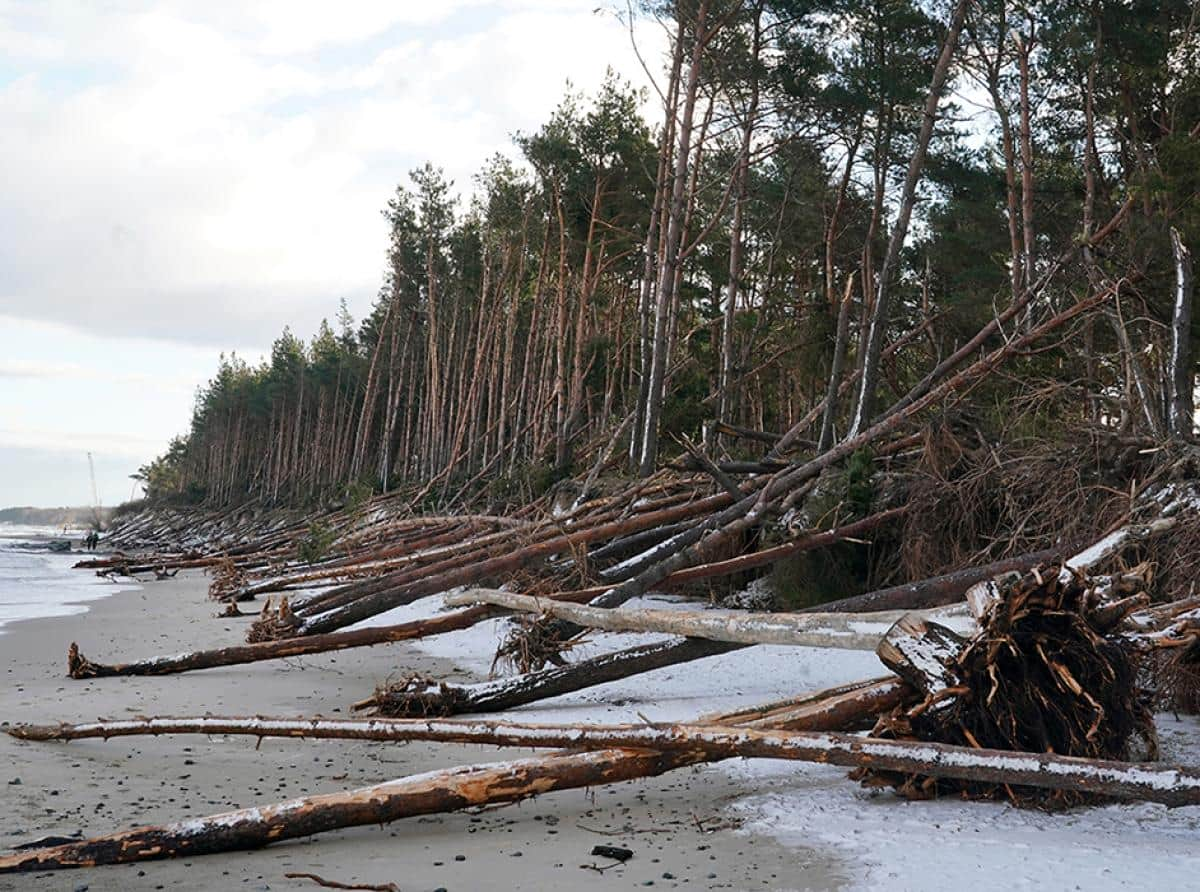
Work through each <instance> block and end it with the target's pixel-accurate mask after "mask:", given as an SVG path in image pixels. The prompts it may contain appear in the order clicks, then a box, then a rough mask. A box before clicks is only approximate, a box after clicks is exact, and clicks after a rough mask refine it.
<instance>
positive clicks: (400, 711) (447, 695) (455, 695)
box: [353, 675, 464, 718]
mask: <svg viewBox="0 0 1200 892" xmlns="http://www.w3.org/2000/svg"><path fill="white" fill-rule="evenodd" d="M463 706H464V698H463V694H462V690H461V689H460V688H457V687H454V686H453V685H448V684H446V683H445V682H441V681H438V680H437V679H434V678H427V677H425V676H423V675H413V676H412V677H410V678H408V679H407V680H405V681H402V682H399V683H388V684H382V685H380V686H379V687H377V688H376V689H375V693H374V694H372V695H371V696H370V697H368V698H367V699H366V700H360V701H359V702H358V703H355V704H354V707H353V708H354V709H355V710H360V711H361V710H370V712H371V713H372V714H373V715H381V716H388V717H391V718H429V717H438V718H441V717H445V716H451V715H456V714H458V713H459V712H462V708H463Z"/></svg>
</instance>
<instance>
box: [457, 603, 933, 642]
mask: <svg viewBox="0 0 1200 892" xmlns="http://www.w3.org/2000/svg"><path fill="white" fill-rule="evenodd" d="M469 604H488V605H491V606H495V607H505V608H507V609H509V610H517V611H522V612H525V613H540V614H544V615H548V616H552V617H555V618H556V619H562V620H567V621H568V622H572V623H575V624H577V625H580V626H585V627H587V628H590V629H604V630H606V631H609V632H661V633H663V634H667V635H681V636H683V637H685V638H706V639H708V640H710V641H733V642H738V643H741V644H785V645H801V646H805V647H842V648H849V649H852V650H874V649H875V647H876V646H877V645H878V644H879V642H880V640H881V639H882V638H883V636H884V634H885V633H886V632H887V630H888V627H890V626H891V625H892V624H893V623H896V622H897V621H898V620H900V618H901V617H903V616H905V615H906V613H907V612H906V611H903V610H885V611H879V612H875V613H747V612H731V613H717V612H715V611H710V610H659V609H653V608H633V609H631V608H618V609H611V610H610V609H607V608H604V607H590V606H587V605H581V604H564V603H562V602H560V601H552V600H548V599H545V598H535V597H532V596H530V595H520V594H516V593H514V592H505V591H496V590H494V589H468V590H466V591H464V592H458V593H454V594H452V595H448V596H447V597H446V605H447V606H450V607H461V606H464V605H469ZM931 615H932V614H931ZM938 615H940V614H938Z"/></svg>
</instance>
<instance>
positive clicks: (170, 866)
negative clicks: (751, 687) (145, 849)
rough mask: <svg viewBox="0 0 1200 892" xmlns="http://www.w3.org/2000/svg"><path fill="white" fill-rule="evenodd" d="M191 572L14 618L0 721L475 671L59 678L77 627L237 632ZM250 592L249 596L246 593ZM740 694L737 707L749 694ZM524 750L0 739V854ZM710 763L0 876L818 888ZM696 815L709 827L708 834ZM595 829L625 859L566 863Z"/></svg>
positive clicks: (813, 867)
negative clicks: (737, 807) (732, 821)
mask: <svg viewBox="0 0 1200 892" xmlns="http://www.w3.org/2000/svg"><path fill="white" fill-rule="evenodd" d="M207 583H208V580H207V577H205V576H203V575H201V574H199V573H192V574H190V575H189V574H183V573H181V574H180V575H179V576H178V577H177V578H175V579H173V580H170V581H167V582H148V583H146V584H145V586H144V587H143V588H142V589H140V590H137V591H125V592H119V593H117V594H114V595H113V596H111V597H109V598H105V599H103V600H101V601H96V602H92V603H91V604H89V605H88V606H89V609H88V612H87V613H84V614H79V615H76V616H69V617H57V618H52V619H41V620H31V621H27V622H21V623H14V624H12V625H8V626H5V627H4V629H3V631H2V632H0V677H2V678H3V680H4V685H3V688H2V689H0V720H3V721H7V722H14V723H15V722H50V721H59V720H64V721H85V720H91V719H95V718H97V717H105V718H113V719H116V718H127V717H129V716H136V715H164V714H174V715H198V714H204V713H211V714H225V715H233V714H241V715H252V714H259V715H284V716H299V715H305V716H312V715H324V716H339V715H340V716H345V715H348V714H349V704H350V703H352V702H353V701H355V700H357V699H360V698H361V697H363V696H365V695H366V694H367V693H369V692H370V690H371V689H372V688H373V687H374V686H375V685H376V684H377V683H379V682H381V681H383V680H385V679H387V678H388V677H391V676H401V677H403V676H405V675H407V674H411V673H413V672H420V673H422V674H426V675H434V676H438V677H444V678H452V679H456V680H461V681H469V680H473V679H472V678H471V677H470V676H469V675H468V674H467V673H465V672H464V671H462V670H461V669H458V668H457V667H455V666H454V665H453V663H451V662H447V661H443V660H438V659H435V658H433V657H430V656H428V655H426V654H423V653H421V652H420V651H418V650H417V649H415V648H414V647H412V646H411V645H406V644H403V643H401V644H392V645H384V646H381V647H374V648H360V649H357V650H351V651H343V652H341V653H337V654H332V655H318V656H311V657H303V658H296V659H289V660H284V661H273V662H268V663H259V664H255V665H249V666H235V667H229V668H224V669H212V670H207V671H204V672H196V673H189V674H186V675H177V676H167V677H164V678H110V679H96V680H92V681H73V680H71V679H70V678H68V677H67V676H66V669H65V667H66V652H67V646H68V644H70V642H71V641H78V642H79V645H80V649H81V651H82V652H83V654H84V655H86V656H87V657H90V658H91V659H93V660H95V661H97V662H121V661H124V660H128V659H133V658H140V657H145V656H151V655H156V654H161V653H174V652H177V651H183V650H193V649H198V648H204V647H214V646H223V645H227V644H233V643H237V642H239V641H241V640H242V636H243V633H244V630H245V628H246V626H247V624H248V623H249V622H250V619H248V618H247V619H216V618H214V613H215V612H216V611H215V606H214V605H213V603H212V602H210V601H208V600H207V598H206V597H205V592H206V590H207ZM252 607H253V605H250V606H249V607H248V608H247V609H252ZM748 705H749V704H748ZM528 755H531V753H530V752H529V751H526V750H519V751H518V750H500V749H497V748H495V747H479V746H465V745H449V744H425V743H412V744H407V745H395V744H381V743H370V742H356V741H303V740H299V741H295V740H270V739H268V740H264V741H263V742H262V745H261V747H259V748H257V749H256V747H255V741H254V740H253V739H250V738H221V737H214V738H207V737H199V736H186V737H182V736H180V737H163V738H149V737H145V738H141V737H139V738H124V739H117V740H112V741H107V742H105V741H96V740H89V741H78V742H74V743H69V744H59V743H28V742H22V741H17V740H14V739H12V738H10V737H8V736H7V735H0V850H3V851H4V852H5V853H7V852H9V851H11V850H12V848H13V847H14V846H16V845H20V844H21V843H25V842H29V841H31V840H34V839H37V838H39V837H42V836H46V835H55V836H72V835H75V834H80V833H82V835H84V836H91V835H97V834H102V833H107V832H112V831H115V830H119V829H126V828H130V827H134V826H138V825H145V824H159V823H165V822H169V821H173V820H179V819H184V818H194V817H200V816H203V815H208V814H215V813H219V812H223V811H228V810H230V809H234V808H239V807H246V806H252V805H261V804H266V803H271V802H277V801H280V800H283V799H289V798H292V797H295V796H300V795H306V794H310V793H325V792H335V791H338V790H345V789H349V788H352V787H359V786H366V785H370V784H375V783H379V782H381V781H385V780H390V779H393V778H397V777H401V776H404V775H408V774H414V773H417V772H423V771H429V770H434V769H438V768H445V767H450V766H454V765H462V764H472V763H478V762H491V761H498V760H502V759H508V758H518V757H525V756H528ZM756 783H757V782H756V781H753V780H751V781H744V782H742V783H741V784H740V785H736V784H735V783H734V782H733V781H732V780H730V778H729V777H728V776H727V775H726V774H725V773H724V772H723V771H721V770H720V769H719V768H714V767H702V768H698V769H685V770H683V771H678V772H675V773H672V774H668V775H666V776H664V777H661V778H654V779H649V780H644V781H633V782H629V783H624V784H618V785H613V786H609V787H603V788H598V789H594V790H568V791H563V792H559V793H552V794H549V795H546V796H543V797H539V798H538V799H535V800H530V801H526V802H523V803H520V804H517V805H512V806H506V807H500V808H496V809H492V810H485V811H482V812H480V813H477V814H468V813H458V814H452V815H437V816H431V817H425V818H416V819H407V820H402V821H397V822H395V823H393V824H391V825H388V826H385V827H358V828H352V829H348V830H342V831H336V832H332V833H326V834H321V835H319V836H315V837H310V838H307V839H303V840H295V841H290V842H285V843H280V844H277V845H273V846H270V847H267V848H265V849H260V850H257V851H252V852H235V853H231V854H225V855H210V856H204V857H200V858H190V859H187V860H173V861H158V862H147V863H144V864H135V865H121V866H113V867H103V868H94V869H88V870H75V871H61V872H54V873H41V874H37V873H34V874H22V875H0V889H3V890H7V889H14V890H16V889H21V890H24V889H34V890H42V889H44V890H60V889H65V890H76V889H80V888H83V887H86V888H87V889H89V890H91V892H100V890H128V889H173V890H193V889H194V890H208V889H250V890H265V889H308V890H319V889H320V888H321V887H319V886H318V885H317V884H316V883H314V882H312V881H310V880H303V879H287V878H285V876H284V874H285V873H295V872H302V873H315V874H318V875H320V876H322V877H324V878H326V879H329V880H335V881H338V882H342V883H376V884H378V883H387V882H392V883H395V884H396V885H397V886H399V888H401V889H402V890H404V892H413V890H426V892H428V890H435V889H445V890H448V892H453V890H475V889H529V890H541V889H545V890H551V889H554V890H559V889H605V890H619V889H631V888H646V887H654V888H691V889H760V890H763V889H827V888H835V887H837V886H838V885H840V884H841V883H842V881H843V878H844V877H845V876H846V871H845V870H844V869H843V866H842V865H840V864H839V863H838V861H837V860H836V858H835V857H834V856H832V855H831V854H830V853H828V852H825V851H818V850H812V851H809V850H804V849H796V848H784V847H782V846H781V845H779V844H778V843H776V842H774V841H773V840H770V839H768V838H766V837H761V836H751V835H748V834H745V833H742V832H738V831H737V830H736V829H735V828H734V827H731V826H725V827H723V828H721V829H716V830H711V831H709V828H711V827H720V826H721V824H722V822H725V823H728V820H729V817H730V815H729V814H728V813H727V811H726V808H725V807H726V806H727V805H728V804H729V803H730V802H731V801H733V800H734V799H737V798H740V797H741V796H744V795H751V794H754V793H756V792H758V789H757V787H756V786H755V785H756ZM706 831H708V832H706ZM598 843H603V844H609V845H618V846H624V847H627V848H630V849H632V850H633V851H634V853H635V855H634V857H633V859H631V860H630V861H629V862H627V863H626V864H624V865H620V866H615V867H612V868H610V869H607V870H605V871H604V872H603V873H600V872H597V871H595V870H591V869H586V868H584V867H582V866H581V865H595V866H597V867H604V866H606V865H610V864H612V863H613V862H611V861H609V860H607V859H604V858H596V857H592V856H591V855H590V854H589V853H590V851H591V849H592V846H594V845H596V844H598Z"/></svg>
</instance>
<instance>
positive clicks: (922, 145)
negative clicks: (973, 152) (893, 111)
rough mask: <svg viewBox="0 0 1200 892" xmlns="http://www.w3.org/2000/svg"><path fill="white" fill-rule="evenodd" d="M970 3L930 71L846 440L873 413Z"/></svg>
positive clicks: (963, 1) (960, 8)
mask: <svg viewBox="0 0 1200 892" xmlns="http://www.w3.org/2000/svg"><path fill="white" fill-rule="evenodd" d="M970 5H971V2H970V0H958V3H957V5H956V6H955V8H954V12H953V14H952V16H951V19H950V29H949V31H948V32H947V33H946V39H945V41H944V42H943V43H942V51H941V55H940V56H939V57H938V61H937V65H936V66H935V67H934V70H933V80H932V82H931V83H930V86H929V95H928V97H927V98H926V101H925V114H924V118H923V119H922V120H921V130H920V133H919V134H918V136H917V145H916V150H915V151H914V152H913V157H912V160H911V161H910V162H909V165H908V175H907V177H906V178H905V181H904V192H903V194H902V195H901V197H900V212H899V214H898V215H897V217H896V224H895V226H894V227H893V228H892V235H891V238H890V239H889V240H888V248H887V254H886V255H884V260H883V266H882V267H881V268H880V270H879V274H878V284H877V286H876V292H875V306H874V307H873V308H872V311H871V321H870V326H869V328H868V330H867V335H866V339H865V344H864V349H863V356H864V360H863V365H862V369H863V373H862V378H861V380H860V382H859V393H858V405H857V406H856V407H855V413H854V422H853V423H852V424H851V426H850V432H849V434H848V436H849V437H854V436H856V435H857V434H859V433H860V432H862V431H864V430H866V429H867V427H868V426H869V425H870V422H871V416H872V415H873V414H874V409H875V391H876V389H877V387H878V384H879V380H878V379H879V362H880V355H881V354H882V352H883V338H884V331H885V329H886V328H887V322H888V316H889V312H890V309H891V288H890V282H891V278H892V275H893V274H894V272H895V269H896V266H897V264H898V263H899V260H900V251H901V249H902V248H903V247H904V239H905V237H906V236H907V235H908V223H909V218H910V217H911V216H912V209H913V204H914V203H915V202H916V197H917V183H918V182H919V181H920V179H921V174H922V172H923V171H924V169H925V155H926V153H927V152H928V150H929V140H930V138H931V137H932V136H933V127H934V124H935V122H936V121H937V110H938V104H939V102H940V101H941V98H942V88H943V87H944V85H945V83H946V76H947V74H948V73H949V71H950V62H951V60H952V59H953V58H954V52H955V49H956V48H957V46H958V35H959V32H960V31H961V30H962V24H963V19H964V18H965V16H966V14H967V8H968V7H969V6H970Z"/></svg>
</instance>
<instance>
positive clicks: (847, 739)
mask: <svg viewBox="0 0 1200 892" xmlns="http://www.w3.org/2000/svg"><path fill="white" fill-rule="evenodd" d="M413 726H414V729H417V728H420V729H427V731H425V732H424V733H428V734H430V735H434V734H439V733H440V731H441V730H444V731H445V736H444V737H441V736H439V737H438V738H437V739H447V740H459V741H469V742H473V743H494V744H497V745H502V746H537V747H562V746H569V747H574V748H586V749H589V750H593V752H589V753H574V754H572V753H568V754H558V755H551V756H549V757H545V758H541V759H526V760H521V761H517V762H507V763H492V764H487V765H479V766H471V767H466V768H457V769H452V770H450V771H441V772H433V773H429V774H423V775H416V776H413V777H410V778H403V779H400V780H395V781H390V782H388V783H385V784H379V785H377V786H374V787H364V788H361V789H358V790H352V791H349V792H346V793H332V794H325V795H321V796H311V797H305V798H301V799H294V800H291V801H289V802H283V803H278V804H275V805H268V806H258V807H255V808H249V809H241V810H239V811H233V812H228V813H225V814H222V815H215V816H213V817H211V818H200V819H197V820H191V821H183V822H179V823H175V824H168V825H166V826H162V827H141V828H137V829H135V830H127V831H124V832H122V833H116V834H113V835H111V836H102V837H97V838H94V839H88V840H83V841H81V842H77V843H69V844H67V845H63V846H55V847H52V848H47V849H40V850H35V851H32V852H22V853H20V854H17V855H10V856H7V857H5V858H0V872H3V873H13V872H18V871H22V872H29V871H38V870H54V869H62V868H71V867H91V866H96V865H101V864H117V863H129V862H133V861H148V860H158V859H163V858H170V857H181V856H194V855H203V854H211V853H215V852H224V851H234V850H239V849H252V848H259V847H261V846H264V845H267V844H269V843H271V842H276V841H279V840H283V839H295V838H297V837H301V836H309V835H312V834H314V833H320V832H323V831H327V830H333V829H338V828H341V827H350V826H360V825H364V824H382V823H387V822H389V821H393V820H396V819H397V818H402V817H411V816H413V815H421V814H436V813H442V812H449V811H458V810H460V809H463V808H466V807H468V806H472V805H484V804H491V803H497V802H513V801H518V800H520V799H525V798H528V797H529V796H532V795H535V794H538V793H546V792H550V791H553V790H561V789H570V788H575V787H580V786H592V785H595V784H600V783H613V782H616V781H621V780H630V779H632V778H637V777H650V776H655V775H658V774H662V773H664V772H667V771H670V770H671V769H673V768H680V767H683V766H685V765H691V764H696V763H700V762H714V761H719V760H722V759H730V758H767V759H790V760H794V761H804V762H817V763H822V764H829V765H842V766H847V767H853V768H870V769H873V770H877V771H894V772H901V773H906V774H923V775H929V776H931V777H944V778H953V779H957V780H967V781H978V782H983V783H996V784H1009V785H1016V786H1029V787H1038V788H1044V789H1053V790H1071V791H1077V792H1083V793H1092V794H1096V795H1102V796H1110V797H1113V798H1117V799H1128V800H1141V801H1147V802H1157V803H1161V804H1163V805H1166V806H1169V807H1179V806H1185V805H1196V804H1200V772H1197V771H1196V770H1194V769H1189V768H1183V767H1180V766H1172V765H1161V764H1155V763H1129V762H1115V761H1110V760H1093V759H1079V758H1072V757H1069V756H1057V755H1054V754H1052V753H1020V752H1014V751H1009V750H989V749H972V748H969V747H962V746H951V745H949V744H941V743H925V742H908V741H898V740H883V739H878V738H870V737H858V736H854V735H847V734H837V733H829V732H826V733H812V732H794V731H758V730H752V729H748V728H743V729H731V728H722V727H713V726H703V725H701V726H689V725H676V726H640V727H630V726H590V727H589V726H577V725H558V726H545V725H543V726H537V725H532V726H530V725H491V724H483V725H472V724H470V723H457V722H453V723H451V722H445V723H439V722H414V723H413ZM446 726H453V727H446ZM614 747H621V749H614Z"/></svg>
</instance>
